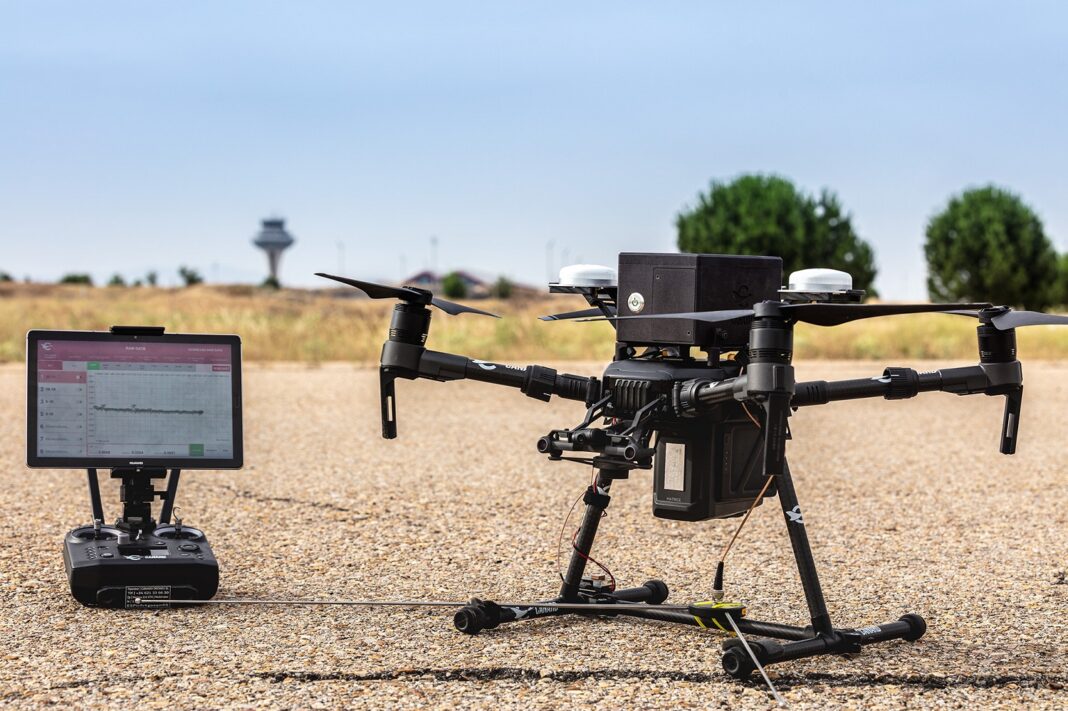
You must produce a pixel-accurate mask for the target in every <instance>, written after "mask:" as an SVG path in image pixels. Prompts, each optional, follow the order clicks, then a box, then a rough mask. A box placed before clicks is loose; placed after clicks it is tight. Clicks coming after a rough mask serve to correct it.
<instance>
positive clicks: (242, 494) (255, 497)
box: [208, 484, 370, 521]
mask: <svg viewBox="0 0 1068 711" xmlns="http://www.w3.org/2000/svg"><path fill="white" fill-rule="evenodd" d="M208 487H209V488H215V489H225V490H226V491H229V492H232V493H234V494H236V495H237V496H238V497H239V498H242V499H250V500H252V501H258V502H260V503H281V504H295V505H298V506H311V507H312V508H316V509H326V510H328V511H340V512H342V513H348V514H355V516H354V517H353V518H352V519H351V520H353V521H362V520H364V519H367V518H370V516H369V515H368V514H366V513H363V512H361V511H357V510H355V509H350V508H347V507H345V506H338V505H337V504H331V503H326V502H323V501H304V500H303V499H293V498H290V497H288V496H265V495H263V494H257V493H255V492H253V491H246V490H244V489H238V488H237V487H234V486H230V485H228V484H209V485H208Z"/></svg>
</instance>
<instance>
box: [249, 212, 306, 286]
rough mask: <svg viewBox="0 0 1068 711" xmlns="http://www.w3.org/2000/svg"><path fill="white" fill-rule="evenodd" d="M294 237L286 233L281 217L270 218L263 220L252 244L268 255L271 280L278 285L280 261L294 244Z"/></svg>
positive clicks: (284, 223) (284, 222)
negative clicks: (283, 253)
mask: <svg viewBox="0 0 1068 711" xmlns="http://www.w3.org/2000/svg"><path fill="white" fill-rule="evenodd" d="M294 241H295V240H294V239H293V236H292V235H290V234H289V233H288V232H286V221H285V220H283V219H282V218H280V217H269V218H267V219H266V220H263V227H262V228H261V229H260V231H259V234H257V235H256V239H254V240H252V244H254V245H256V246H257V247H259V248H260V249H262V250H263V251H264V252H266V253H267V265H268V266H269V267H270V270H271V280H272V281H274V283H275V284H277V283H278V261H279V260H280V259H281V258H282V252H284V251H285V250H287V249H288V248H289V247H290V246H291V245H292V244H293V242H294Z"/></svg>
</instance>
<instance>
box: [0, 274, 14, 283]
mask: <svg viewBox="0 0 1068 711" xmlns="http://www.w3.org/2000/svg"><path fill="white" fill-rule="evenodd" d="M3 281H12V279H11V275H10V274H8V273H7V272H0V282H3Z"/></svg>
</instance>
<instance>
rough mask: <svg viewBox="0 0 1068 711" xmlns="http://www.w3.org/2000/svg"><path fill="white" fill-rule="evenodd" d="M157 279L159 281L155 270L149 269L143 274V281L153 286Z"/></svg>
mask: <svg viewBox="0 0 1068 711" xmlns="http://www.w3.org/2000/svg"><path fill="white" fill-rule="evenodd" d="M158 281H159V274H158V273H157V272H156V270H154V269H153V270H152V271H150V272H148V273H147V274H145V283H146V284H148V285H149V286H155V285H156V282H158Z"/></svg>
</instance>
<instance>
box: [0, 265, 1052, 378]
mask: <svg viewBox="0 0 1068 711" xmlns="http://www.w3.org/2000/svg"><path fill="white" fill-rule="evenodd" d="M355 293H356V292H355V291H353V290H325V291H305V290H283V291H279V292H265V291H263V290H260V289H256V288H253V287H196V288H192V289H146V288H139V289H133V288H130V289H126V288H105V287H100V288H88V287H77V286H65V287H60V286H51V285H24V284H0V362H4V361H8V362H17V361H21V360H23V358H24V357H25V356H24V352H25V341H24V338H23V337H24V335H25V333H26V331H27V330H29V329H31V328H80V329H106V328H107V327H108V326H111V325H113V324H140V325H145V324H156V325H163V326H166V327H167V329H168V330H169V331H172V332H182V331H185V332H195V333H237V334H240V335H241V337H242V339H243V342H244V349H245V358H246V360H254V361H287V362H293V361H302V362H312V363H322V362H328V361H355V362H362V363H371V362H376V361H377V360H378V356H379V352H380V350H381V344H382V341H383V340H384V338H385V336H386V331H387V328H388V324H389V313H390V310H391V308H392V304H391V303H389V302H383V301H370V300H368V299H359V298H344V297H349V296H350V295H352V294H355ZM584 305H585V304H584V302H583V301H582V299H581V298H580V297H578V296H555V297H550V296H548V295H546V296H544V297H537V298H526V299H514V300H509V301H503V302H502V301H480V302H478V306H479V307H480V308H483V309H486V310H489V311H494V312H496V313H499V314H501V315H502V316H503V317H504V318H501V319H487V318H482V317H478V316H459V317H449V316H446V315H445V314H443V313H441V312H438V311H436V310H435V315H434V321H433V325H432V327H431V334H430V341H429V343H430V346H431V347H432V348H434V349H436V350H443V351H451V352H458V353H464V354H467V355H470V356H472V357H479V358H486V359H491V360H519V361H524V362H532V361H540V360H550V359H555V360H575V359H605V358H609V357H611V354H612V330H611V327H610V326H609V325H607V324H603V323H602V324H592V323H568V322H556V323H544V322H541V321H538V320H537V317H538V316H540V315H543V314H547V313H554V312H560V311H571V310H574V309H578V308H582V307H583V306H584ZM1019 343H1020V352H1021V353H1022V354H1023V355H1024V356H1026V357H1028V358H1043V359H1047V360H1056V359H1062V358H1066V357H1068V328H1060V329H1058V328H1055V327H1042V328H1027V329H1021V330H1020V332H1019ZM796 352H797V356H798V357H799V358H810V359H811V358H831V359H851V358H862V359H872V358H880V359H882V358H887V359H891V360H893V359H897V360H915V359H931V358H959V359H964V360H974V359H975V357H976V344H975V322H974V321H970V320H968V319H965V318H961V317H959V316H938V315H934V316H910V317H896V318H885V319H876V320H871V321H861V322H857V323H853V324H849V325H846V326H840V327H836V328H833V329H827V328H819V327H816V326H806V325H804V324H801V325H800V326H798V328H797V333H796Z"/></svg>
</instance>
